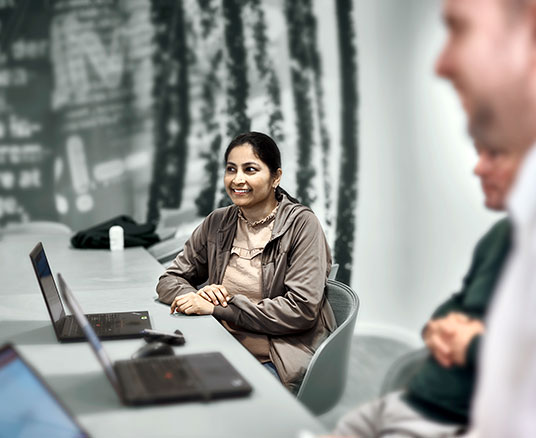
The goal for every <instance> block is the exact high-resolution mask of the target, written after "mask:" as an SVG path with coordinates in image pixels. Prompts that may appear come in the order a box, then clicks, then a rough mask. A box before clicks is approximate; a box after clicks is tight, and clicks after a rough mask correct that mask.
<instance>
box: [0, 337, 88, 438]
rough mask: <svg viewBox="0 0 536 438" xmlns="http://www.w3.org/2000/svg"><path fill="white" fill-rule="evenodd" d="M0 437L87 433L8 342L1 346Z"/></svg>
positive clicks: (60, 435)
mask: <svg viewBox="0 0 536 438" xmlns="http://www.w3.org/2000/svg"><path fill="white" fill-rule="evenodd" d="M0 436H3V437H4V436H5V437H32V436H42V437H47V436H49V437H52V436H53V437H64V438H75V437H77V438H81V437H88V436H89V435H88V434H87V432H86V431H85V430H84V429H83V428H82V427H81V426H80V425H79V424H78V423H77V421H76V420H75V419H74V418H73V416H72V414H71V413H70V412H69V411H68V409H67V408H66V407H65V406H64V405H63V404H62V403H61V402H60V401H59V399H58V398H57V397H56V395H55V394H54V393H53V392H52V390H51V389H50V388H49V387H48V386H47V385H46V383H45V382H44V381H43V379H42V378H41V377H40V376H39V374H38V373H37V372H36V371H35V369H33V368H32V367H31V366H30V365H29V364H28V363H27V362H26V361H25V360H24V359H23V358H22V357H21V356H20V355H19V353H18V352H17V350H16V349H15V348H14V347H13V345H11V344H5V345H3V346H1V347H0Z"/></svg>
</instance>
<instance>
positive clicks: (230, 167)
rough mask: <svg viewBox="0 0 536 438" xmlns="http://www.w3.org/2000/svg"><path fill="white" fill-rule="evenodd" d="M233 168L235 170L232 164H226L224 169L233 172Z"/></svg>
mask: <svg viewBox="0 0 536 438" xmlns="http://www.w3.org/2000/svg"><path fill="white" fill-rule="evenodd" d="M234 170H235V168H234V167H233V166H227V167H226V168H225V171H226V172H227V173H230V172H234Z"/></svg>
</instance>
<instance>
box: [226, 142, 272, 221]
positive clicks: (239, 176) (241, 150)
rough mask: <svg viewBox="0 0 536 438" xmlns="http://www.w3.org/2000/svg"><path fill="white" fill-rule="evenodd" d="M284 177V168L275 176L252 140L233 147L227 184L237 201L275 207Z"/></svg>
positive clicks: (248, 206) (250, 206)
mask: <svg viewBox="0 0 536 438" xmlns="http://www.w3.org/2000/svg"><path fill="white" fill-rule="evenodd" d="M280 179H281V169H278V175H277V176H276V177H273V176H272V174H271V173H270V169H269V168H268V166H267V165H266V164H265V163H264V162H262V161H261V160H260V158H259V157H257V156H256V155H255V153H254V152H253V148H252V147H251V145H249V144H247V143H246V144H243V145H240V146H236V147H234V148H233V149H231V152H229V156H228V157H227V163H226V165H225V176H224V184H225V190H226V191H227V194H228V195H229V197H230V198H231V201H233V203H234V204H235V205H237V206H239V207H241V208H243V209H245V210H248V209H253V210H260V211H262V210H263V209H267V208H273V204H274V202H275V194H274V189H275V188H276V187H277V185H278V184H279V181H280Z"/></svg>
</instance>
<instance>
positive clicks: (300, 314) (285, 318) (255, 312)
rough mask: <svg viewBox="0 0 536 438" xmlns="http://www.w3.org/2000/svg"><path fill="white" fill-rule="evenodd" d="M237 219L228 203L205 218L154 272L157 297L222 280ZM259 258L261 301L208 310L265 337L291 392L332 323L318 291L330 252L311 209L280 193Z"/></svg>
mask: <svg viewBox="0 0 536 438" xmlns="http://www.w3.org/2000/svg"><path fill="white" fill-rule="evenodd" d="M237 220H238V207H236V206H234V205H233V206H230V207H225V208H220V209H217V210H215V211H213V212H212V213H211V214H210V215H209V216H207V218H206V219H205V220H204V221H203V223H202V224H201V225H199V227H198V228H197V229H196V230H195V231H194V232H193V233H192V236H191V237H190V239H189V240H188V241H187V242H186V244H185V247H184V251H182V252H181V253H180V254H179V255H178V256H177V258H176V259H175V260H174V261H173V264H172V265H171V266H170V267H169V268H168V270H167V271H166V272H165V273H164V274H163V275H162V276H161V277H160V279H159V282H158V285H157V287H156V291H157V293H158V296H159V299H160V301H162V302H164V303H167V304H170V303H171V302H172V301H173V299H174V298H175V297H176V296H177V295H182V294H185V293H188V292H196V291H197V287H198V286H200V285H201V284H203V283H205V282H208V283H209V284H213V283H215V284H221V283H222V280H223V275H224V273H225V269H226V267H227V264H228V262H229V258H230V250H231V247H232V244H233V240H234V237H235V232H236V223H237ZM261 257H262V284H263V297H264V299H262V300H261V301H260V302H259V303H257V304H255V303H253V302H251V301H250V300H249V299H248V298H246V297H245V296H244V295H239V294H237V295H234V296H233V297H232V298H231V299H230V300H229V305H228V306H227V307H222V306H216V307H215V308H214V316H215V317H216V318H218V319H220V320H224V321H228V322H231V323H233V324H235V325H237V326H238V327H241V328H243V329H245V330H249V331H252V332H259V333H263V334H266V335H268V337H269V340H270V359H271V360H272V362H273V363H274V365H275V367H276V368H277V372H278V373H279V376H280V377H281V380H282V381H283V383H284V384H285V385H286V386H287V387H288V388H289V389H291V390H293V391H296V390H297V389H298V387H299V383H300V382H301V380H302V379H303V376H304V374H305V371H306V369H307V365H308V363H309V361H310V359H311V356H312V355H313V353H314V352H315V350H316V348H317V347H318V346H319V345H320V343H321V342H322V341H323V340H324V339H325V338H326V337H327V336H328V335H329V334H330V333H331V332H332V331H333V330H334V329H335V328H336V322H335V317H334V316H333V312H332V310H331V307H330V305H329V303H328V302H327V300H326V297H325V294H324V289H325V287H326V284H327V277H328V274H329V271H330V269H331V255H330V250H329V246H328V244H327V241H326V238H325V235H324V232H323V230H322V227H321V225H320V222H319V221H318V219H317V218H316V216H315V215H314V213H313V212H312V211H311V210H310V209H309V208H307V207H305V206H303V205H301V204H294V203H292V202H290V201H289V200H288V199H287V197H286V196H283V200H282V201H281V203H280V206H279V211H278V213H277V216H276V218H275V223H274V229H273V231H272V237H271V238H270V240H269V241H268V243H267V244H266V246H265V248H264V250H263V253H262V256H261ZM229 292H230V293H231V294H232V291H229Z"/></svg>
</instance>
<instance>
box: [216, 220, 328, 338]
mask: <svg viewBox="0 0 536 438" xmlns="http://www.w3.org/2000/svg"><path fill="white" fill-rule="evenodd" d="M295 221H296V224H294V225H293V226H292V229H291V230H289V231H287V233H288V232H292V233H293V236H292V243H291V246H290V249H289V254H288V263H287V268H286V273H285V276H284V290H282V291H281V295H280V296H277V297H275V298H265V299H263V300H261V301H259V302H258V303H253V302H252V301H250V300H249V299H248V298H247V297H245V296H244V295H235V296H233V297H232V299H231V300H230V301H229V305H228V306H227V307H221V306H216V307H215V308H214V316H216V317H217V318H219V319H223V320H225V321H228V322H231V323H233V324H235V325H237V326H238V327H241V328H244V329H246V330H250V331H254V332H260V333H264V334H268V335H286V334H291V333H297V332H302V331H305V330H308V329H310V328H311V327H313V325H314V324H315V323H316V320H317V318H318V315H319V313H320V310H321V307H322V305H323V304H324V288H325V286H326V282H327V272H328V265H331V255H330V252H329V247H328V245H327V242H326V238H325V236H324V231H323V230H322V226H321V225H320V222H319V221H318V219H317V218H316V216H315V215H314V213H312V212H311V211H306V212H304V213H302V214H300V215H299V216H297V217H296V219H295Z"/></svg>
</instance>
